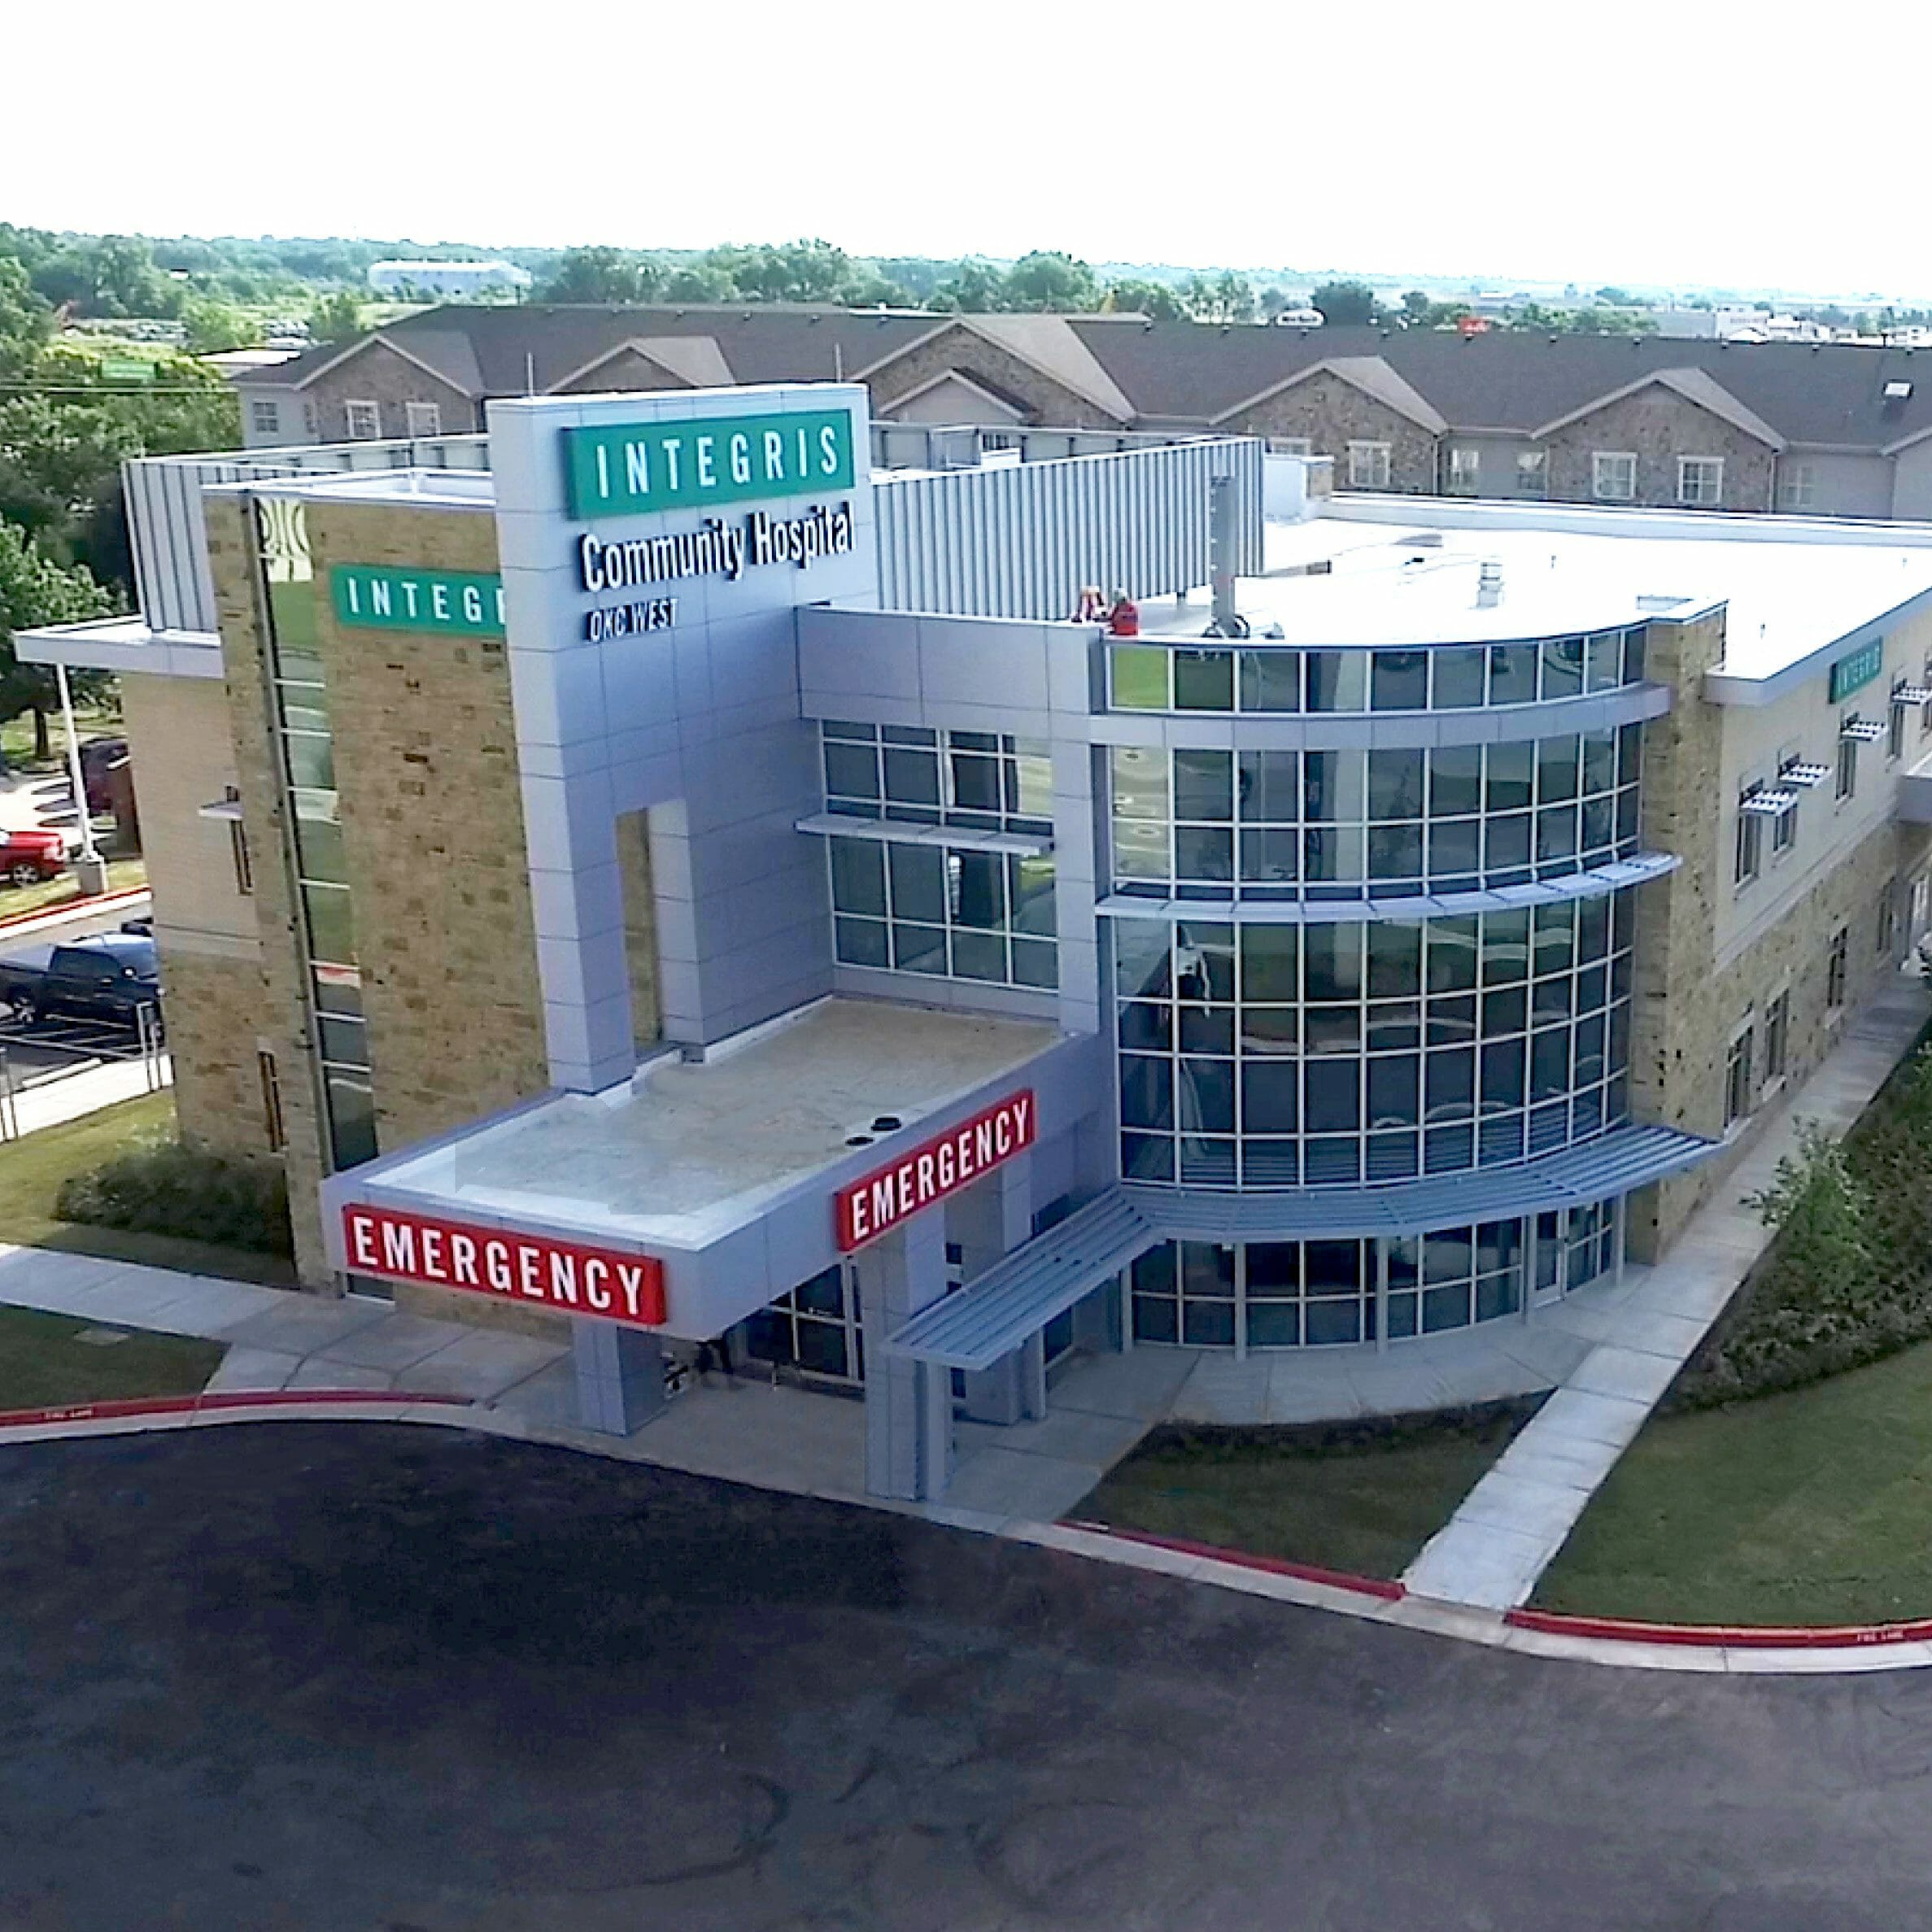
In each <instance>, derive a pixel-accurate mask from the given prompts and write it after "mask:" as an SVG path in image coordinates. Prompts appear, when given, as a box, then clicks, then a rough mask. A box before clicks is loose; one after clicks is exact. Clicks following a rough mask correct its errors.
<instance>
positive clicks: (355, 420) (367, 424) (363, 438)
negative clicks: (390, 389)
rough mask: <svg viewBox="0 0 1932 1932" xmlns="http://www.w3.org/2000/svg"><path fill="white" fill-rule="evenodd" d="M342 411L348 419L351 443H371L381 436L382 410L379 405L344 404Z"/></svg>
mask: <svg viewBox="0 0 1932 1932" xmlns="http://www.w3.org/2000/svg"><path fill="white" fill-rule="evenodd" d="M342 410H343V413H344V415H345V416H347V419H348V432H349V440H350V441H351V443H373V442H375V441H376V439H377V438H378V437H380V436H381V435H382V407H381V405H380V404H379V403H343V405H342Z"/></svg>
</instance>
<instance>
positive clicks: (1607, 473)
mask: <svg viewBox="0 0 1932 1932" xmlns="http://www.w3.org/2000/svg"><path fill="white" fill-rule="evenodd" d="M1590 495H1592V496H1594V497H1595V498H1596V499H1597V500H1598V503H1631V502H1633V501H1634V500H1635V499H1636V496H1637V456H1636V452H1635V451H1632V450H1598V451H1594V453H1593V454H1592V455H1591V456H1590Z"/></svg>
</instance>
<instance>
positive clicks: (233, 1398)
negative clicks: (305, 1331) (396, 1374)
mask: <svg viewBox="0 0 1932 1932" xmlns="http://www.w3.org/2000/svg"><path fill="white" fill-rule="evenodd" d="M316 1402H360V1403H364V1404H367V1403H370V1402H388V1403H390V1404H392V1405H394V1406H396V1407H398V1408H416V1407H420V1406H423V1405H424V1404H430V1405H436V1406H448V1405H451V1404H454V1405H456V1406H458V1407H468V1406H469V1397H467V1396H464V1395H412V1394H408V1393H390V1392H389V1391H387V1390H384V1389H257V1390H250V1389H234V1390H232V1391H225V1392H224V1393H220V1394H216V1395H207V1394H203V1395H164V1396H120V1397H116V1398H113V1399H111V1400H110V1401H107V1402H65V1403H61V1404H59V1405H57V1406H53V1407H50V1408H45V1409H8V1410H5V1411H0V1429H9V1428H41V1427H43V1426H45V1425H46V1424H49V1423H56V1422H114V1421H120V1420H124V1419H125V1418H127V1417H129V1416H130V1415H189V1414H193V1413H197V1412H199V1411H203V1410H215V1409H242V1408H250V1409H259V1408H284V1407H286V1408H293V1407H300V1406H308V1405H311V1404H313V1403H316Z"/></svg>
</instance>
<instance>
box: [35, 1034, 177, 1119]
mask: <svg viewBox="0 0 1932 1932" xmlns="http://www.w3.org/2000/svg"><path fill="white" fill-rule="evenodd" d="M155 1067H156V1069H157V1071H158V1072H159V1078H160V1086H159V1088H157V1087H156V1086H155V1082H154V1077H153V1076H152V1075H150V1073H149V1071H148V1070H147V1068H146V1066H143V1065H142V1062H140V1061H138V1060H111V1061H109V1062H107V1064H106V1065H104V1066H90V1067H89V1068H87V1069H86V1070H85V1071H84V1072H81V1073H68V1074H56V1075H53V1076H52V1077H51V1078H49V1079H40V1080H37V1081H36V1082H34V1084H33V1085H32V1086H28V1085H25V1084H21V1085H20V1086H17V1087H15V1089H14V1091H13V1095H12V1097H11V1100H9V1101H6V1102H5V1103H4V1110H5V1118H4V1119H0V1129H3V1130H4V1131H5V1137H6V1139H7V1140H14V1139H15V1138H17V1137H18V1136H20V1135H22V1134H32V1133H37V1132H39V1130H40V1129H41V1127H58V1126H59V1125H60V1123H62V1122H63V1121H66V1120H78V1119H80V1118H81V1115H82V1114H98V1112H99V1111H100V1110H101V1109H102V1107H111V1106H118V1105H119V1104H120V1102H121V1101H124V1100H137V1099H139V1098H140V1097H141V1096H142V1094H144V1093H154V1092H159V1091H161V1089H163V1088H167V1087H168V1086H169V1085H171V1084H172V1082H173V1079H174V1066H173V1063H172V1062H171V1061H170V1060H169V1058H168V1056H167V1054H165V1053H163V1054H161V1055H159V1058H157V1060H156V1062H155Z"/></svg>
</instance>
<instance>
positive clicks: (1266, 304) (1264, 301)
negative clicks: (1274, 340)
mask: <svg viewBox="0 0 1932 1932" xmlns="http://www.w3.org/2000/svg"><path fill="white" fill-rule="evenodd" d="M1295 306H1296V304H1295V303H1293V302H1291V301H1290V300H1289V295H1288V290H1286V289H1282V288H1276V286H1274V285H1273V284H1272V283H1270V284H1269V286H1267V288H1265V289H1263V290H1262V291H1261V312H1262V313H1263V315H1264V316H1267V319H1268V320H1269V321H1274V319H1275V318H1276V316H1278V315H1280V313H1281V312H1282V311H1283V310H1284V308H1293V307H1295Z"/></svg>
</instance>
